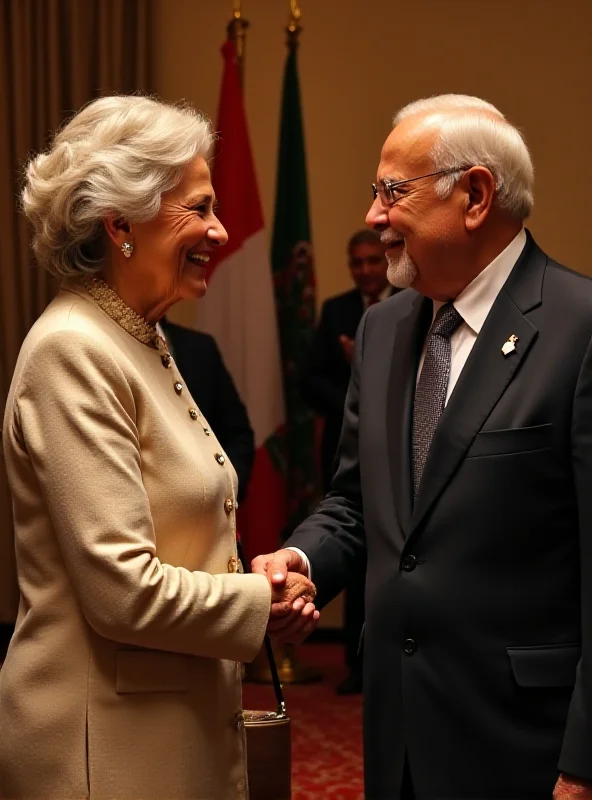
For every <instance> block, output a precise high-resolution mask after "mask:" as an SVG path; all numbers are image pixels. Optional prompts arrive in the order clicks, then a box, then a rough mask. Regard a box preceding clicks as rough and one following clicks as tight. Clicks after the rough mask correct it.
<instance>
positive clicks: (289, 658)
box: [245, 0, 323, 684]
mask: <svg viewBox="0 0 592 800" xmlns="http://www.w3.org/2000/svg"><path fill="white" fill-rule="evenodd" d="M285 31H286V36H287V39H286V44H287V46H288V50H289V52H290V53H293V52H294V51H295V49H296V48H297V47H298V37H299V36H300V32H301V31H302V26H301V25H300V4H299V2H298V0H290V17H289V22H288V25H287V26H286V29H285ZM273 647H274V655H275V660H276V663H277V666H278V673H279V677H280V680H281V682H282V683H286V684H290V683H311V682H313V681H318V680H321V678H322V677H323V675H322V672H321V671H320V670H319V669H317V668H316V667H313V666H311V665H309V664H304V663H303V662H302V661H301V660H300V659H299V658H298V656H297V654H296V648H295V646H294V645H293V644H280V643H278V642H275V643H274V645H273ZM263 655H264V654H263V653H260V654H259V655H258V656H257V658H256V659H255V660H254V661H252V662H251V663H250V664H247V665H246V671H245V678H246V680H248V681H252V682H254V683H270V682H271V671H270V668H269V665H268V661H267V658H264V657H263Z"/></svg>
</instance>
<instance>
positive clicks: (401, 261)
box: [386, 246, 417, 289]
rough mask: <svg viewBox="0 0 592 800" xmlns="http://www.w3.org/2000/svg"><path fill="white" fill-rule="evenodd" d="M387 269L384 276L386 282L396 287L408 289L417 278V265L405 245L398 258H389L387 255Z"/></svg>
mask: <svg viewBox="0 0 592 800" xmlns="http://www.w3.org/2000/svg"><path fill="white" fill-rule="evenodd" d="M387 261H388V269H387V271H386V277H387V279H388V282H389V283H390V284H391V285H392V286H394V287H395V288H396V289H408V288H409V287H410V286H411V285H412V284H413V282H414V281H415V279H416V278H417V267H416V266H415V264H414V263H413V259H412V258H411V256H410V255H409V253H408V252H407V247H406V246H405V247H404V248H403V252H402V253H401V255H400V256H399V258H390V257H389V256H388V255H387Z"/></svg>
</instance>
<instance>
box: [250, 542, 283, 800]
mask: <svg viewBox="0 0 592 800" xmlns="http://www.w3.org/2000/svg"><path fill="white" fill-rule="evenodd" d="M237 548H238V554H239V559H240V561H241V563H242V565H243V570H244V571H245V572H246V571H247V570H246V561H245V558H244V555H243V552H242V547H241V545H240V541H239V542H237ZM264 644H265V653H266V655H267V661H268V663H269V671H270V673H271V682H272V684H273V691H274V694H275V700H276V710H275V711H247V710H245V711H243V720H244V725H245V735H246V740H247V778H248V782H249V800H290V798H291V796H292V755H291V728H290V717H289V716H288V713H287V711H286V702H285V700H284V693H283V691H282V684H281V683H280V677H279V675H278V671H277V665H276V663H275V657H274V655H273V647H272V645H271V640H270V638H269V636H266V637H265V641H264Z"/></svg>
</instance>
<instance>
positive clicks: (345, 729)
mask: <svg viewBox="0 0 592 800" xmlns="http://www.w3.org/2000/svg"><path fill="white" fill-rule="evenodd" d="M298 657H299V658H300V659H301V660H302V661H303V662H304V663H305V664H310V665H311V666H318V667H320V668H321V670H322V672H323V675H324V679H323V680H322V681H320V682H318V683H311V684H293V685H288V686H285V687H284V693H285V699H286V705H287V707H288V713H289V715H290V717H291V719H292V800H363V797H364V793H363V770H362V699H361V695H353V696H347V697H340V696H339V695H337V694H335V687H336V686H337V684H338V683H339V681H340V680H341V679H342V678H343V677H344V667H343V650H342V648H341V647H340V646H339V645H332V644H309V645H303V646H302V647H301V648H299V650H298ZM243 697H244V707H245V708H261V709H270V710H272V709H273V708H274V703H273V692H272V689H271V687H269V686H261V685H258V684H252V683H245V685H244V690H243Z"/></svg>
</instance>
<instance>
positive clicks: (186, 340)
mask: <svg viewBox="0 0 592 800" xmlns="http://www.w3.org/2000/svg"><path fill="white" fill-rule="evenodd" d="M160 324H161V325H162V329H163V331H164V333H165V336H166V338H167V340H168V342H169V344H170V346H171V349H172V351H173V355H174V358H175V362H176V364H177V366H178V367H179V372H180V373H181V375H182V376H183V378H184V379H185V383H186V384H187V388H188V389H189V392H190V394H191V396H192V397H193V399H194V400H195V402H196V403H197V405H198V406H199V409H200V411H201V412H202V414H203V415H204V417H205V418H206V419H207V421H208V422H209V423H210V426H211V428H212V430H213V431H214V433H215V434H216V437H217V438H218V440H219V442H220V444H221V445H222V447H223V448H224V450H225V451H226V453H227V454H228V457H229V458H230V461H231V462H232V466H233V467H234V469H235V470H236V474H237V475H238V487H239V488H238V501H239V503H240V502H241V501H242V499H243V497H244V495H245V492H246V489H247V485H248V483H249V478H250V477H251V470H252V469H253V460H254V458H255V439H254V435H253V430H252V428H251V425H250V423H249V418H248V416H247V411H246V409H245V407H244V405H243V403H242V401H241V399H240V397H239V394H238V392H237V390H236V387H235V385H234V382H233V380H232V378H231V376H230V373H229V372H228V370H227V369H226V367H225V365H224V361H223V359H222V356H221V354H220V351H219V350H218V346H217V345H216V342H215V341H214V338H213V337H212V336H210V335H209V334H207V333H202V332H198V331H194V330H190V329H189V328H183V327H181V326H180V325H175V324H174V323H172V322H170V321H169V320H167V319H166V318H163V319H162V320H161V321H160Z"/></svg>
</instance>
